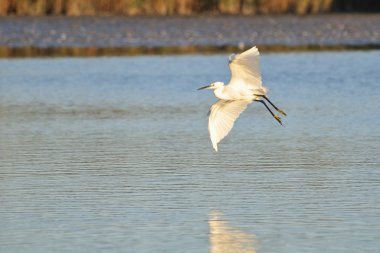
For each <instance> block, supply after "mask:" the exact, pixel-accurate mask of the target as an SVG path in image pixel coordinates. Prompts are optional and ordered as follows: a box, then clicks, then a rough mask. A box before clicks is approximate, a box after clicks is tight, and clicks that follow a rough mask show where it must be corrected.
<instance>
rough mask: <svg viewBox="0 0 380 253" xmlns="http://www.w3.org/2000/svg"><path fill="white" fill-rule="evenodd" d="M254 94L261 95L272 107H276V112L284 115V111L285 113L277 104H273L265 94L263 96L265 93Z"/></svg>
mask: <svg viewBox="0 0 380 253" xmlns="http://www.w3.org/2000/svg"><path fill="white" fill-rule="evenodd" d="M256 96H260V97H263V98H264V99H265V100H266V101H268V102H269V104H271V105H272V106H273V108H274V109H276V111H278V112H279V113H281V114H282V115H284V116H286V113H285V112H284V111H283V110H281V109H279V108H278V107H277V106H275V105H274V104H273V103H272V101H270V100H269V98H268V97H267V96H265V95H256Z"/></svg>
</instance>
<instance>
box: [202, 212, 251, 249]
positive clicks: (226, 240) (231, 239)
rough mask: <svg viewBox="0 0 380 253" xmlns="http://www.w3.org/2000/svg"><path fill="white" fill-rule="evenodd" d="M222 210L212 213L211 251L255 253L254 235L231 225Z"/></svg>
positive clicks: (210, 224) (210, 223)
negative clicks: (224, 217)
mask: <svg viewBox="0 0 380 253" xmlns="http://www.w3.org/2000/svg"><path fill="white" fill-rule="evenodd" d="M222 216H223V214H222V213H221V212H220V211H217V210H214V211H211V213H210V218H209V221H208V224H209V228H210V233H209V235H210V253H255V252H256V250H255V248H254V235H251V234H248V233H246V232H243V231H241V230H239V229H236V228H234V227H231V226H230V225H229V224H228V222H227V221H226V220H224V219H223V217H222Z"/></svg>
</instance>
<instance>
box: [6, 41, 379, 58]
mask: <svg viewBox="0 0 380 253" xmlns="http://www.w3.org/2000/svg"><path fill="white" fill-rule="evenodd" d="M256 46H257V47H258V48H259V49H260V52H264V53H288V52H312V51H319V52H327V51H353V50H361V51H367V50H380V44H365V45H298V46H287V45H256ZM248 48H249V47H245V46H244V47H239V46H229V45H228V46H168V47H109V48H98V47H50V48H39V47H17V48H14V47H1V46H0V59H5V58H31V57H37V58H49V57H51V58H53V57H105V56H110V57H116V56H120V57H122V56H139V55H185V54H187V55H191V54H193V55H196V54H222V53H227V54H228V53H232V52H240V51H244V50H246V49H248Z"/></svg>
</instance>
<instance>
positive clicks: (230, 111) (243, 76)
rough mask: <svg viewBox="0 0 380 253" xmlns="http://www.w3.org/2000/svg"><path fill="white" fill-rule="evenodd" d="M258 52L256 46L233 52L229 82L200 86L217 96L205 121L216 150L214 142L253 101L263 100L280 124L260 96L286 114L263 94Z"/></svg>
mask: <svg viewBox="0 0 380 253" xmlns="http://www.w3.org/2000/svg"><path fill="white" fill-rule="evenodd" d="M259 56H260V54H259V51H258V49H257V47H252V48H251V49H249V50H247V51H245V52H243V53H241V54H232V55H231V56H230V58H229V66H230V70H231V80H230V82H229V83H228V85H224V83H222V82H214V83H212V84H210V85H207V86H205V87H202V88H199V90H200V89H214V94H215V96H216V97H217V98H219V99H220V100H219V101H218V102H217V103H215V104H214V105H212V106H211V108H210V111H209V121H208V130H209V133H210V138H211V142H212V145H213V147H214V149H215V151H218V146H217V144H218V143H219V142H220V141H221V140H222V139H223V138H224V137H225V136H226V135H227V134H228V133H229V132H230V131H231V129H232V127H233V125H234V122H235V120H236V119H237V118H238V117H239V115H240V114H241V113H242V112H243V111H244V110H245V109H246V108H247V106H248V105H249V104H250V103H252V102H253V101H259V102H261V103H263V104H264V105H265V107H266V108H267V109H268V110H269V112H270V113H271V114H272V116H273V117H274V118H275V119H276V120H277V121H278V122H279V123H280V124H282V123H281V119H280V117H278V116H277V115H275V114H273V112H272V111H271V110H270V109H269V107H268V106H267V105H266V103H265V101H264V100H263V99H265V100H267V101H268V102H269V103H270V104H271V105H272V106H273V107H274V108H275V109H276V110H277V111H278V112H279V113H281V114H283V115H286V114H285V113H284V112H283V111H282V110H281V109H278V108H277V107H276V106H275V105H274V104H273V103H272V102H271V101H270V100H269V99H268V98H267V96H266V94H267V89H266V88H265V87H264V86H263V84H262V80H261V74H260V66H259Z"/></svg>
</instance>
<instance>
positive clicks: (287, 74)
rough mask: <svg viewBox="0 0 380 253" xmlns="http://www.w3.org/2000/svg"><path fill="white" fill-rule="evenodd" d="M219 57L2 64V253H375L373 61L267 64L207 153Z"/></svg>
mask: <svg viewBox="0 0 380 253" xmlns="http://www.w3.org/2000/svg"><path fill="white" fill-rule="evenodd" d="M227 57H228V56H226V55H215V56H197V55H195V56H151V57H147V56H146V57H121V58H86V59H79V58H67V59H65V58H60V59H10V60H4V59H3V60H0V76H1V78H0V227H1V229H0V252H212V253H215V252H224V253H227V252H246V253H248V252H270V253H273V252H281V253H284V252H289V253H290V252H292V253H293V252H345V253H349V252H355V253H356V252H371V253H372V252H376V251H378V249H379V248H380V197H379V192H380V153H379V150H380V128H379V126H380V117H379V116H380V114H379V108H380V102H379V101H380V100H379V96H380V85H379V80H380V72H379V59H380V52H379V51H366V52H325V53H288V54H266V55H263V56H262V64H261V66H262V72H263V80H264V83H265V84H266V86H268V87H269V90H270V93H269V96H270V98H271V99H272V100H273V102H275V103H276V104H277V105H279V106H280V107H281V108H282V109H284V110H285V111H286V112H287V113H288V116H287V117H283V123H284V127H281V126H280V125H279V124H278V123H277V122H276V121H275V120H274V119H273V118H272V117H271V116H270V115H269V113H268V112H267V111H266V109H265V108H264V107H263V106H262V105H261V104H255V103H254V104H251V105H250V107H249V108H248V109H247V110H246V111H245V112H244V113H243V114H242V115H241V116H240V118H239V119H238V120H237V122H236V124H235V126H234V128H233V129H232V131H231V133H230V134H229V135H228V136H227V137H226V139H224V140H223V141H222V142H221V143H220V144H219V152H218V153H216V152H214V151H213V149H212V146H211V143H210V140H209V136H208V132H207V111H208V109H209V107H210V105H211V104H213V103H214V102H215V101H216V99H215V98H214V97H213V95H212V93H211V92H210V91H196V88H198V87H200V86H204V85H206V84H209V83H211V82H213V81H228V79H229V71H228V67H227Z"/></svg>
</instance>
